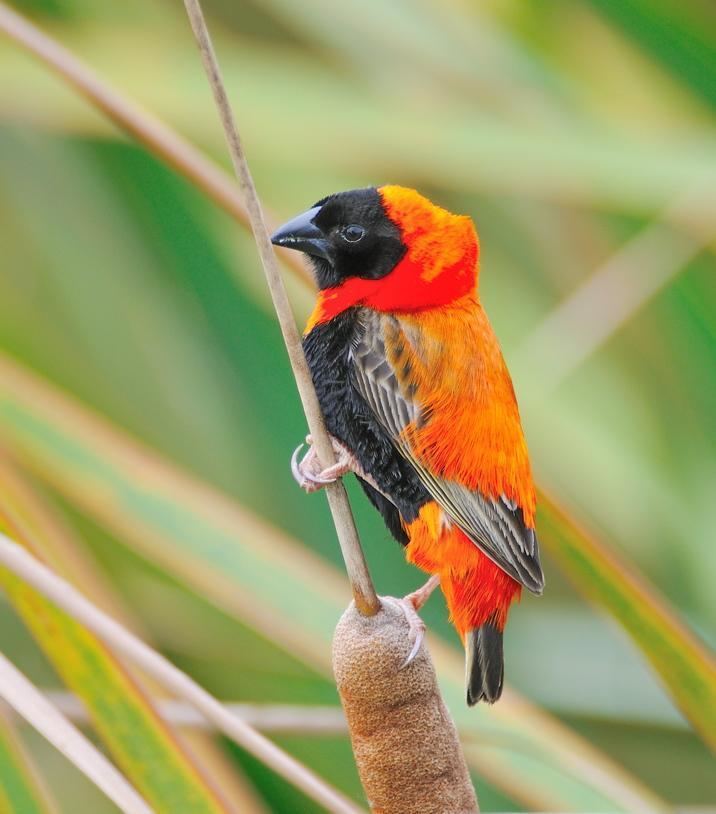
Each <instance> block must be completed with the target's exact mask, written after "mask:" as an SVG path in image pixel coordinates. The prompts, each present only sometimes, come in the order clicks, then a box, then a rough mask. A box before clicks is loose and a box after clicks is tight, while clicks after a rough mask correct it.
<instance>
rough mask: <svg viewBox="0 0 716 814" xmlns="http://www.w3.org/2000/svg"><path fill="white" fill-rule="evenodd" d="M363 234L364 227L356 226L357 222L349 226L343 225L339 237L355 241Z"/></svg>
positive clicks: (349, 241)
mask: <svg viewBox="0 0 716 814" xmlns="http://www.w3.org/2000/svg"><path fill="white" fill-rule="evenodd" d="M364 235H365V229H364V228H363V227H362V226H358V224H357V223H352V224H350V225H349V226H344V227H343V228H342V229H341V237H342V238H343V240H346V241H348V243H357V242H358V241H359V240H360V239H361V238H362V237H363V236H364Z"/></svg>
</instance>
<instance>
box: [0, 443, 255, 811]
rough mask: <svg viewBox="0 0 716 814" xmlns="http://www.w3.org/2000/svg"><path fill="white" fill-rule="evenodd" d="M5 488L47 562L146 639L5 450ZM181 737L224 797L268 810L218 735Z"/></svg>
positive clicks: (150, 686) (1, 483) (1, 472)
mask: <svg viewBox="0 0 716 814" xmlns="http://www.w3.org/2000/svg"><path fill="white" fill-rule="evenodd" d="M0 490H1V491H2V495H3V500H4V501H5V502H6V504H7V505H11V506H12V510H13V518H14V521H15V524H16V525H19V526H21V527H22V529H23V531H24V533H25V535H26V536H27V537H28V538H29V539H32V541H33V543H34V544H35V545H37V546H38V547H39V548H40V549H41V552H42V555H43V557H44V558H45V561H46V562H47V563H48V564H50V565H51V566H52V567H53V568H54V569H55V570H56V571H58V572H59V573H63V574H65V575H71V578H72V581H73V582H74V583H75V584H77V585H80V586H81V588H82V593H83V594H84V595H85V596H86V597H87V598H88V599H91V600H92V601H93V602H94V603H95V604H96V605H97V606H98V607H100V608H102V609H103V610H104V611H106V612H107V613H109V614H110V615H111V616H113V617H114V618H115V619H117V620H118V621H120V622H122V623H123V624H124V625H126V626H128V627H129V628H130V629H131V630H133V631H134V632H135V633H138V634H139V635H141V636H142V638H143V639H144V640H145V641H146V640H147V631H146V630H145V629H144V628H145V626H144V625H143V624H142V621H141V620H140V619H138V618H137V616H136V614H134V613H131V612H130V611H129V610H128V608H127V607H126V605H125V603H124V602H122V601H121V599H120V597H119V596H118V595H117V594H116V592H115V590H114V587H113V585H112V584H111V583H110V582H109V580H108V579H107V578H106V577H105V575H104V574H103V573H102V572H101V571H100V569H99V568H98V567H97V566H96V564H95V562H94V561H93V560H92V558H91V557H90V555H89V552H88V551H87V549H86V548H85V547H84V546H82V545H80V543H79V541H78V540H77V539H76V535H75V534H74V533H73V530H72V528H71V527H70V526H69V525H68V523H67V522H66V521H65V519H64V517H62V515H61V514H60V513H59V512H58V511H57V510H56V509H55V507H53V506H51V505H50V504H49V502H48V501H47V500H46V499H44V496H43V495H42V494H40V492H39V490H38V489H36V488H35V486H34V485H33V484H32V483H31V482H30V481H29V479H27V478H25V477H23V476H22V474H21V473H20V472H19V471H18V468H17V466H15V465H13V463H12V461H11V459H10V457H9V456H8V455H7V454H3V450H1V449H0ZM135 678H136V679H137V680H138V681H139V683H140V686H141V688H142V689H143V690H144V692H145V693H148V694H149V695H150V696H152V697H153V696H154V694H155V693H157V692H159V693H163V690H162V688H160V687H155V685H154V682H152V681H151V680H149V679H144V678H143V677H141V679H140V677H138V676H135ZM182 740H184V741H185V742H186V743H187V745H188V747H189V749H190V750H191V752H192V753H193V754H195V755H196V757H197V759H198V761H199V763H200V765H201V766H203V767H205V769H206V771H207V772H208V773H209V774H210V776H211V778H212V783H215V784H216V785H217V786H218V787H219V788H220V789H221V791H222V792H223V796H224V797H225V798H227V799H229V800H231V801H232V802H233V804H234V807H235V808H236V810H238V811H241V812H242V814H244V813H245V814H265V811H266V809H265V807H264V805H263V803H262V802H261V801H260V800H259V798H258V796H257V793H256V791H255V790H254V789H253V787H252V786H251V784H250V782H249V781H248V779H247V778H246V777H245V776H244V775H243V773H242V772H241V771H240V770H239V768H238V767H237V766H236V764H235V763H231V762H230V761H229V759H228V758H227V756H226V754H225V752H224V751H223V750H222V749H220V748H219V745H218V744H217V743H216V739H215V738H214V737H212V736H211V735H210V734H207V733H203V732H199V731H196V730H184V731H182Z"/></svg>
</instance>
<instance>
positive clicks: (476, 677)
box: [465, 622, 505, 706]
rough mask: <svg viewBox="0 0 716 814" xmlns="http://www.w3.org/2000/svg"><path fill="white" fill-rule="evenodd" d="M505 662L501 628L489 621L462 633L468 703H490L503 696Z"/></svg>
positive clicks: (471, 704) (472, 704)
mask: <svg viewBox="0 0 716 814" xmlns="http://www.w3.org/2000/svg"><path fill="white" fill-rule="evenodd" d="M504 674H505V662H504V658H503V655H502V631H501V630H499V629H498V628H497V626H496V625H494V624H492V623H491V622H485V624H483V625H480V627H478V628H474V629H473V630H469V631H468V632H467V635H466V636H465V684H466V686H467V703H468V704H469V705H470V706H474V705H475V704H476V703H477V702H478V701H486V702H487V703H488V704H493V703H494V702H495V701H497V699H498V698H499V697H500V696H501V695H502V679H503V677H504Z"/></svg>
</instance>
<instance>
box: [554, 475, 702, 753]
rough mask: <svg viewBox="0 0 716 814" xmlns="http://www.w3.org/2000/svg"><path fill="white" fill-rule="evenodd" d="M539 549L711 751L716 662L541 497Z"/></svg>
mask: <svg viewBox="0 0 716 814" xmlns="http://www.w3.org/2000/svg"><path fill="white" fill-rule="evenodd" d="M539 505H540V517H539V523H540V529H541V532H542V533H541V537H540V539H541V540H542V541H543V544H544V547H545V548H546V549H547V550H548V551H549V552H550V553H551V554H552V556H553V557H554V559H555V560H556V561H557V563H559V565H560V567H561V568H562V570H563V571H564V572H565V573H566V574H567V575H568V576H569V577H570V579H571V580H572V582H573V583H574V584H575V586H576V587H577V588H578V589H579V591H580V592H581V593H583V594H584V595H585V596H588V597H589V598H590V599H592V600H593V601H594V602H595V603H596V604H597V605H599V606H601V607H602V608H605V609H606V610H607V611H608V612H609V613H610V614H611V615H612V616H613V617H614V618H615V619H616V620H617V621H618V622H619V624H621V625H622V627H623V628H624V629H625V630H626V631H627V633H628V634H629V636H630V637H631V638H632V640H633V641H634V643H635V644H636V645H637V646H638V647H639V648H640V650H641V651H642V652H643V654H644V655H645V656H646V658H647V659H648V660H649V662H651V664H652V666H653V667H654V670H655V671H656V672H657V674H658V675H659V676H660V678H661V680H662V681H663V682H664V684H665V685H666V688H667V689H668V691H669V693H670V695H671V697H672V698H673V700H674V702H675V703H676V704H677V705H678V706H679V708H680V709H681V711H682V712H683V714H684V715H685V717H686V718H687V719H688V720H689V721H690V723H691V725H692V726H693V727H694V729H695V730H696V731H697V732H698V733H699V734H700V736H701V738H702V739H703V741H704V742H705V743H707V744H709V746H711V748H712V749H714V750H716V659H715V658H714V655H713V653H710V652H709V651H708V649H707V647H706V646H705V645H704V644H702V643H701V642H700V641H699V640H698V639H697V638H696V637H695V636H694V635H693V633H692V632H691V631H690V630H688V629H687V628H686V627H685V626H684V625H683V624H682V623H681V622H680V620H679V619H678V618H677V616H676V615H675V613H674V612H673V611H672V610H671V609H670V608H669V607H668V605H667V604H666V603H665V601H664V600H663V599H662V598H661V597H659V596H658V595H657V594H656V592H655V591H654V589H653V588H652V587H651V586H650V585H649V584H648V583H647V582H646V581H645V580H644V579H642V578H641V577H640V576H639V575H638V574H636V573H635V572H634V570H633V569H632V568H631V566H629V565H628V564H627V563H626V562H625V561H624V559H623V558H622V557H620V556H619V555H618V554H617V552H615V551H613V550H610V549H607V548H606V547H605V546H604V545H603V544H602V543H600V542H598V541H597V540H596V539H594V538H593V537H592V536H591V535H590V534H589V533H587V532H586V531H585V530H584V529H581V528H580V527H579V526H578V525H577V524H576V523H575V522H574V520H573V519H572V518H571V517H570V516H569V515H568V514H567V513H566V512H565V511H564V510H563V509H562V508H561V507H560V506H559V504H558V503H557V501H556V500H555V499H554V498H553V497H551V496H549V495H547V494H545V493H544V491H543V492H542V493H541V494H540V498H539Z"/></svg>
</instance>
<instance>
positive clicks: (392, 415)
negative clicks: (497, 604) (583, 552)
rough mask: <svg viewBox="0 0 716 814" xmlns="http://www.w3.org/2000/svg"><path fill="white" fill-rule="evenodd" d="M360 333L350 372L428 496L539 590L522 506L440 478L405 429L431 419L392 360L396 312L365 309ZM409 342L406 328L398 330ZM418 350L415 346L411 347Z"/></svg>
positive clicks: (524, 581)
mask: <svg viewBox="0 0 716 814" xmlns="http://www.w3.org/2000/svg"><path fill="white" fill-rule="evenodd" d="M361 322H362V325H363V328H364V330H363V332H362V336H361V338H360V340H359V341H358V342H357V343H356V344H355V346H354V347H353V349H352V360H353V373H354V380H355V384H356V386H357V388H358V391H359V392H360V393H361V395H362V396H363V398H364V399H365V400H366V402H367V403H368V405H369V406H370V408H371V410H372V412H373V414H374V415H375V417H376V418H377V419H378V421H379V422H380V423H381V424H382V425H383V427H385V429H386V430H387V431H388V433H389V434H390V435H391V437H392V438H393V442H394V443H395V446H396V448H397V449H398V450H399V451H400V453H401V454H402V455H403V456H405V458H406V459H407V460H408V461H410V463H411V464H412V465H413V466H414V467H415V471H416V472H417V474H418V476H419V477H420V480H421V481H422V482H423V484H424V485H425V488H426V489H427V490H428V492H429V493H430V495H431V496H432V497H433V498H434V499H435V501H436V502H437V503H438V504H439V505H440V506H441V507H442V509H443V510H444V511H445V512H446V513H447V514H448V515H449V516H450V518H451V519H452V520H453V522H455V523H456V524H457V525H458V526H459V527H460V528H461V529H462V531H463V532H464V533H465V534H466V535H467V536H468V537H469V538H470V540H472V541H473V542H474V543H475V545H477V546H478V547H479V548H480V549H481V550H482V551H483V552H484V553H485V554H486V555H487V556H488V557H490V559H492V560H493V561H494V562H495V563H496V564H497V565H499V566H500V568H502V569H503V570H504V571H506V572H507V573H508V574H509V575H510V576H512V577H513V578H514V579H516V580H518V581H519V582H520V583H522V585H524V586H525V587H526V588H527V589H528V590H530V591H532V592H533V593H536V594H539V593H541V592H542V589H543V587H544V577H543V575H542V569H541V567H540V561H539V551H538V547H537V539H536V536H535V533H534V530H533V529H531V528H528V527H526V525H525V523H524V519H523V516H522V511H521V509H520V507H519V506H517V504H516V503H515V502H514V501H511V500H509V499H507V498H506V497H504V496H502V497H500V498H499V499H497V500H492V499H490V498H487V497H485V496H484V495H482V494H480V492H479V491H476V490H471V489H469V488H467V487H466V486H464V485H462V484H460V483H457V482H455V481H452V480H448V479H445V478H442V477H440V476H437V475H435V474H434V473H433V472H431V471H429V469H428V468H427V467H426V466H425V465H424V464H423V463H421V461H420V460H418V458H417V456H416V455H415V453H414V451H413V450H412V449H411V446H410V443H409V441H408V440H407V439H406V433H405V432H404V431H405V429H406V427H408V426H409V425H410V424H411V423H413V422H414V423H417V424H420V423H421V422H427V421H429V420H430V416H429V414H426V413H425V412H424V408H423V405H421V403H420V400H419V396H418V395H417V394H416V393H415V392H414V388H412V387H411V386H410V384H409V383H408V382H407V381H403V382H401V377H400V375H399V373H398V371H396V370H395V369H394V367H393V365H392V364H391V363H390V361H389V359H388V354H387V353H386V347H385V343H386V329H387V330H388V331H389V332H390V334H391V336H392V335H394V334H395V331H396V328H399V325H398V324H397V323H398V321H397V319H396V318H395V317H392V316H387V315H383V314H378V313H376V312H372V311H366V312H365V313H364V315H363V316H362V319H361ZM401 336H402V337H403V339H404V340H405V341H409V340H408V338H407V336H406V334H405V333H401ZM413 350H416V351H417V352H419V348H418V349H416V348H413Z"/></svg>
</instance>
